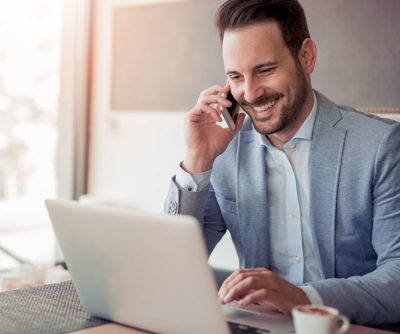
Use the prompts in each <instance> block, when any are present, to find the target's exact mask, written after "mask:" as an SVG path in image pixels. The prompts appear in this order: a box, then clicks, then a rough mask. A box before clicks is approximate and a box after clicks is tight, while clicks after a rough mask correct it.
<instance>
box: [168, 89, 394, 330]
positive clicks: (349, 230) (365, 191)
mask: <svg viewBox="0 0 400 334" xmlns="http://www.w3.org/2000/svg"><path fill="white" fill-rule="evenodd" d="M315 93H316V96H317V101H318V108H317V116H316V120H315V126H314V131H313V136H312V142H311V151H310V223H311V231H312V237H313V246H314V250H315V256H316V258H317V261H318V264H319V271H320V274H321V277H323V279H322V280H321V281H316V282H310V283H309V285H311V286H312V287H313V288H315V289H316V290H317V291H318V293H319V294H320V296H321V298H322V300H323V302H324V304H325V305H330V306H333V307H336V308H338V309H340V311H341V312H342V313H344V314H346V315H347V316H349V317H350V318H351V319H352V320H353V321H355V322H357V323H360V324H369V325H379V324H384V323H396V322H400V124H399V123H397V122H394V121H390V120H386V119H381V118H377V117H373V116H371V115H365V114H362V113H359V112H357V111H355V110H354V109H351V108H349V107H345V106H338V105H336V104H334V103H332V102H331V101H329V100H328V99H327V98H325V97H324V96H323V95H321V94H320V93H318V92H315ZM265 154H266V152H265V147H264V146H261V145H259V141H258V138H257V132H256V130H255V129H254V127H253V125H252V122H251V120H250V119H249V118H247V119H246V121H245V124H244V126H243V128H242V129H241V131H240V132H239V133H238V134H237V135H236V136H235V138H234V139H233V140H232V142H231V143H230V144H229V146H228V148H227V150H226V151H225V152H224V153H223V154H222V155H220V156H219V157H218V158H217V159H216V161H215V163H214V166H213V170H212V175H211V185H210V187H209V189H208V190H206V191H202V192H188V191H186V190H184V189H182V188H180V187H179V186H178V185H177V184H176V183H175V182H174V180H173V181H172V182H171V186H170V191H169V195H168V198H167V200H166V206H165V208H164V211H166V212H168V211H169V212H171V207H173V208H174V212H177V213H179V214H189V215H192V216H194V217H196V218H197V219H198V220H199V222H200V224H201V226H202V229H203V232H204V235H205V239H206V243H207V246H208V249H209V251H210V252H211V251H212V249H213V248H214V246H215V245H216V243H217V242H218V241H219V240H220V239H221V237H222V236H223V234H224V233H225V231H226V230H227V229H229V231H230V233H231V235H232V240H233V242H234V244H235V247H236V250H237V253H238V257H239V262H240V266H241V267H245V268H249V267H265V268H269V267H270V247H269V244H270V231H269V226H268V221H269V219H268V194H267V185H266V182H267V181H266V180H267V178H266V164H265Z"/></svg>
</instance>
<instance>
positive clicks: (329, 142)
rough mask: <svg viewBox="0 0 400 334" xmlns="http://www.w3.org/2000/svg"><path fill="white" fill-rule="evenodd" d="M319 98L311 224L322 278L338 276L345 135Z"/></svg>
mask: <svg viewBox="0 0 400 334" xmlns="http://www.w3.org/2000/svg"><path fill="white" fill-rule="evenodd" d="M316 95H317V101H318V111H317V117H316V120H315V126H314V131H313V138H312V142H311V150H310V223H311V231H312V237H313V242H314V248H315V252H316V255H317V260H318V261H319V264H320V271H321V272H320V274H321V276H322V277H323V278H329V277H334V276H335V223H336V219H335V217H336V200H337V189H338V180H339V176H340V175H339V174H340V166H341V160H342V152H343V146H344V141H345V136H346V131H345V130H343V129H340V128H336V127H334V126H335V125H336V124H337V123H338V122H339V121H340V120H341V114H340V112H339V110H338V108H337V106H336V105H335V104H333V103H332V102H330V101H329V100H328V99H326V98H325V97H324V96H322V95H321V94H318V93H317V92H316Z"/></svg>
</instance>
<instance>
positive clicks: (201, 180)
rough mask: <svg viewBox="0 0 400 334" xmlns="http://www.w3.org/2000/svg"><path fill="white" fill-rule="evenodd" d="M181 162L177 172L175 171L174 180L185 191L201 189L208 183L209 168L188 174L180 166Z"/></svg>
mask: <svg viewBox="0 0 400 334" xmlns="http://www.w3.org/2000/svg"><path fill="white" fill-rule="evenodd" d="M181 165H182V163H181V164H179V168H178V172H177V173H176V178H175V182H176V183H177V184H178V186H180V187H181V188H183V189H186V190H187V191H196V192H197V191H203V190H206V189H207V187H208V186H209V185H210V179H211V169H210V170H208V171H206V172H203V173H197V174H193V175H191V174H189V173H188V172H186V171H185V170H184V169H183V168H182V166H181Z"/></svg>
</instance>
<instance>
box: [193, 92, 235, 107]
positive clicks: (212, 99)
mask: <svg viewBox="0 0 400 334" xmlns="http://www.w3.org/2000/svg"><path fill="white" fill-rule="evenodd" d="M198 104H199V105H202V104H208V105H210V104H220V105H222V106H224V107H230V106H232V102H231V101H229V100H227V99H226V98H225V97H223V96H221V95H205V96H203V97H202V98H201V99H200V100H199V103H198Z"/></svg>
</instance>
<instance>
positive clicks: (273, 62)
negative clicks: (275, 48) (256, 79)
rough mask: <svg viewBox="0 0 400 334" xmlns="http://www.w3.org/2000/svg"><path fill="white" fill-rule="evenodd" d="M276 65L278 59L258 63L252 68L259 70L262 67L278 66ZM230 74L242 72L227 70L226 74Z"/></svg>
mask: <svg viewBox="0 0 400 334" xmlns="http://www.w3.org/2000/svg"><path fill="white" fill-rule="evenodd" d="M276 65H278V62H277V61H269V62H266V63H261V64H258V65H255V66H254V67H253V68H252V70H253V71H257V70H258V69H260V68H262V67H273V66H276ZM230 74H240V73H239V72H237V71H233V70H232V71H231V70H228V71H226V75H230Z"/></svg>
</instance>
